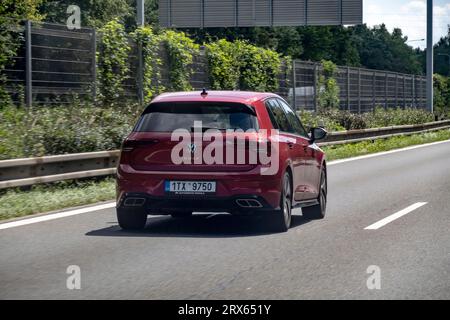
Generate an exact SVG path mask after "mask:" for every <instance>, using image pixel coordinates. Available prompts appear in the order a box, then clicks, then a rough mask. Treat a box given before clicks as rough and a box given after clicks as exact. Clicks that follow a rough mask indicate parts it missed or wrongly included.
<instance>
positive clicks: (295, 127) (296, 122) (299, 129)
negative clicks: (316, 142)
mask: <svg viewBox="0 0 450 320" xmlns="http://www.w3.org/2000/svg"><path fill="white" fill-rule="evenodd" d="M277 101H278V103H279V104H280V105H281V106H282V107H283V110H284V112H285V113H286V116H287V119H288V121H289V124H290V125H291V128H292V130H291V131H290V132H291V133H295V134H298V135H301V136H303V137H308V133H307V132H306V130H305V128H304V127H303V125H302V123H301V122H300V119H299V118H298V116H297V115H296V114H295V112H294V110H292V109H291V107H290V106H289V105H288V104H287V103H286V102H284V101H283V100H281V99H277Z"/></svg>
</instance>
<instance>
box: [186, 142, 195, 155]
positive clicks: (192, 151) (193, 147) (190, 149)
mask: <svg viewBox="0 0 450 320" xmlns="http://www.w3.org/2000/svg"><path fill="white" fill-rule="evenodd" d="M187 148H188V150H189V151H190V152H191V153H194V152H195V149H197V146H196V145H195V143H190V144H188V145H187Z"/></svg>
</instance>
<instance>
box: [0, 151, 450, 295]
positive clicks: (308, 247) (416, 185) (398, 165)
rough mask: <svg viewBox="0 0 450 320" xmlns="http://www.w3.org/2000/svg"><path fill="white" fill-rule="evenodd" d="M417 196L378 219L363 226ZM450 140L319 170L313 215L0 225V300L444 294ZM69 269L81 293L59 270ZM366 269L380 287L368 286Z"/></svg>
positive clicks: (447, 287) (449, 245)
mask: <svg viewBox="0 0 450 320" xmlns="http://www.w3.org/2000/svg"><path fill="white" fill-rule="evenodd" d="M418 202H426V204H425V205H423V206H421V207H419V208H417V209H415V210H413V211H411V212H410V213H408V214H406V215H404V216H402V217H400V218H398V219H396V220H394V221H392V222H390V223H388V224H386V225H384V226H382V227H381V228H379V229H377V230H365V229H364V228H366V227H368V226H369V225H372V224H373V223H375V222H377V221H379V220H381V219H383V218H386V217H388V216H390V215H392V214H394V213H396V212H398V211H400V210H402V209H405V208H407V207H408V206H410V205H413V204H415V203H418ZM449 230H450V142H446V143H441V144H435V145H431V146H426V147H423V148H417V149H413V150H408V151H402V152H397V153H392V154H387V155H382V156H377V157H372V158H367V159H361V160H356V161H351V162H344V163H337V164H334V165H331V166H330V167H329V203H328V212H327V217H326V218H325V220H321V221H307V220H305V219H303V218H302V216H301V210H300V209H298V210H295V216H294V217H293V227H292V228H291V229H290V230H289V232H287V233H282V234H274V233H268V232H267V231H266V229H265V224H264V220H262V219H259V220H255V219H249V218H243V217H233V216H229V215H214V216H208V215H205V214H202V215H195V216H194V217H193V218H192V219H190V220H182V219H180V220H178V219H171V218H168V217H160V216H157V217H149V219H148V224H147V228H146V230H145V231H143V232H124V231H121V230H120V229H119V228H118V226H117V220H116V217H115V213H114V209H104V210H99V211H95V212H90V213H85V214H80V215H74V216H69V217H65V218H61V219H55V220H50V221H45V222H39V223H35V224H30V225H25V226H20V227H14V228H9V229H4V230H0V298H1V299H11V298H26V299H28V298H42V299H60V298H62V299H71V298H76V299H85V298H107V299H108V298H119V299H123V298H125V299H196V298H199V299H222V298H223V299H232V298H234V299H253V298H256V299H267V298H271V299H323V298H330V299H391V298H399V299H412V298H418V299H431V298H437V299H450V232H449ZM69 265H78V266H79V267H80V269H81V289H80V290H68V289H67V288H66V279H67V277H68V275H67V274H66V269H67V267H68V266H69ZM372 265H374V266H377V267H379V270H380V275H381V282H380V284H381V288H380V289H373V290H369V289H368V287H367V285H366V282H367V279H368V277H369V276H370V274H368V273H367V272H366V271H367V268H368V267H369V266H372Z"/></svg>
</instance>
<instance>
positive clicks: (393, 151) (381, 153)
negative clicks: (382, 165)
mask: <svg viewBox="0 0 450 320" xmlns="http://www.w3.org/2000/svg"><path fill="white" fill-rule="evenodd" d="M448 142H450V140H444V141H436V142H431V143H426V144H418V145H416V146H411V147H406V148H401V149H394V150H390V151H383V152H378V153H372V154H366V155H364V156H358V157H353V158H346V159H341V160H334V161H330V162H328V165H329V166H331V165H335V164H340V163H345V162H350V161H355V160H362V159H368V158H373V157H379V156H384V155H387V154H391V153H397V152H402V151H409V150H414V149H419V148H424V147H431V146H435V145H437V144H441V143H448Z"/></svg>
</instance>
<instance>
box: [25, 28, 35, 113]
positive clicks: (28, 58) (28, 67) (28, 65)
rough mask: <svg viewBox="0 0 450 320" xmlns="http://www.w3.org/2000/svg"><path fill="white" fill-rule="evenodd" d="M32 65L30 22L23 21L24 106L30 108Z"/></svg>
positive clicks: (31, 100)
mask: <svg viewBox="0 0 450 320" xmlns="http://www.w3.org/2000/svg"><path fill="white" fill-rule="evenodd" d="M32 68H33V64H32V53H31V21H30V20H27V21H25V85H26V88H25V104H26V106H27V107H29V108H31V107H32V104H33V81H32V76H33V69H32Z"/></svg>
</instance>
